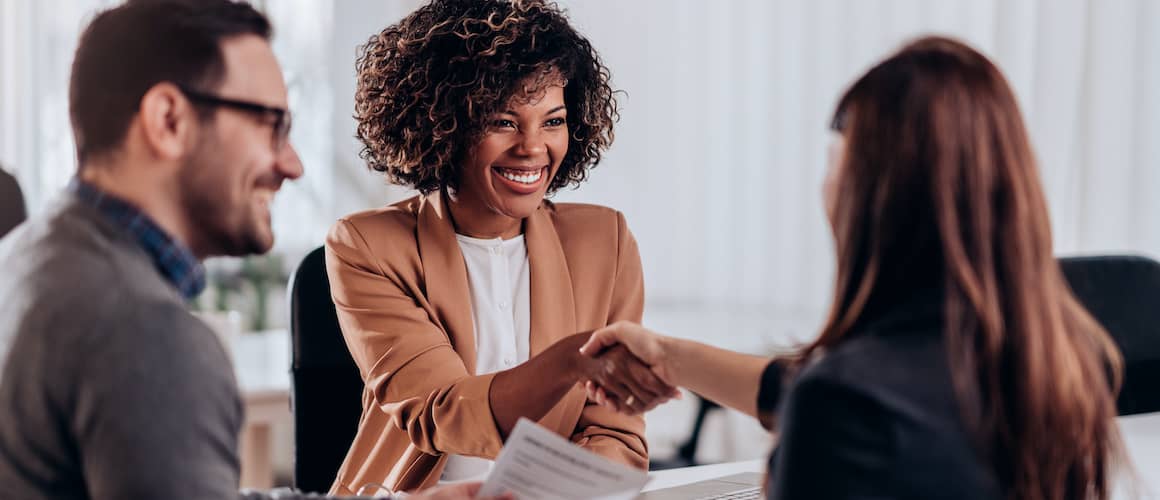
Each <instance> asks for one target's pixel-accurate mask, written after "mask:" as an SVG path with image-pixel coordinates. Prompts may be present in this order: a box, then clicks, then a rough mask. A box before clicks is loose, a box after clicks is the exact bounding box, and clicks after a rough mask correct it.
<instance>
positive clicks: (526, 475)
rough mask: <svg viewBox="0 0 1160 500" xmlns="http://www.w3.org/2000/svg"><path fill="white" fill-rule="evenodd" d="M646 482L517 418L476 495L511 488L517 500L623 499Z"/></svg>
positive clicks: (642, 475)
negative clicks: (513, 427)
mask: <svg viewBox="0 0 1160 500" xmlns="http://www.w3.org/2000/svg"><path fill="white" fill-rule="evenodd" d="M647 482H648V473H647V472H645V471H643V470H639V469H634V468H632V467H629V466H627V465H621V464H618V463H615V462H612V461H609V460H608V459H606V458H603V457H601V456H599V455H596V454H595V453H592V452H590V451H588V450H585V449H583V448H581V447H579V446H577V445H575V444H573V443H571V442H569V441H568V440H567V439H564V438H562V437H560V436H557V435H556V434H555V433H553V432H552V431H549V430H548V429H545V428H543V427H540V426H539V425H537V424H536V423H535V422H532V421H531V420H528V419H525V418H521V419H520V421H519V422H517V423H516V428H515V429H514V430H513V431H512V434H511V436H509V437H508V440H507V443H504V447H503V450H501V451H500V453H499V457H498V458H496V461H495V467H494V468H492V470H491V474H490V475H489V476H488V477H487V481H486V482H485V483H484V484H483V488H481V489H480V490H479V496H481V497H487V496H490V495H498V494H501V493H504V492H511V493H513V494H515V496H516V498H517V499H518V500H540V499H556V498H559V499H578V500H579V499H589V498H592V499H600V500H620V499H625V500H627V499H630V498H633V497H635V496H636V495H637V494H638V493H640V490H641V488H644V484H645V483H647Z"/></svg>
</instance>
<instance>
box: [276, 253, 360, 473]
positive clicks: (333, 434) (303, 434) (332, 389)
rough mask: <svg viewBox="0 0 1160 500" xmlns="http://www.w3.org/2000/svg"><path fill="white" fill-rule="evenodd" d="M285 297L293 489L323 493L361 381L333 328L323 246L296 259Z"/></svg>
mask: <svg viewBox="0 0 1160 500" xmlns="http://www.w3.org/2000/svg"><path fill="white" fill-rule="evenodd" d="M289 296H290V332H291V338H292V339H291V342H292V343H293V357H294V359H293V360H292V364H291V378H292V384H293V388H292V390H291V396H290V402H291V403H290V406H291V408H292V410H293V413H294V486H295V487H296V488H298V489H300V490H302V491H306V492H323V493H324V492H326V491H328V490H329V489H330V486H331V484H333V483H334V479H335V477H336V476H337V474H338V468H339V467H340V466H341V465H342V461H343V459H344V458H345V457H346V453H347V450H348V449H349V448H350V445H351V443H352V442H353V441H354V436H355V432H356V431H357V430H358V423H359V418H360V416H361V415H362V403H361V401H362V389H363V382H362V378H361V377H360V376H359V372H358V367H357V366H355V364H354V360H353V359H352V358H351V357H350V352H349V351H348V350H347V348H346V342H345V341H344V340H343V338H342V330H340V329H339V326H338V318H337V316H336V315H335V311H334V302H333V300H332V299H331V297H330V282H329V281H328V279H327V276H326V254H325V252H324V250H323V248H321V247H320V248H317V249H315V250H314V251H312V252H310V253H309V254H308V255H307V256H306V257H305V258H304V259H302V263H301V264H299V265H298V269H296V270H295V271H294V274H293V275H292V276H291V278H290V293H289Z"/></svg>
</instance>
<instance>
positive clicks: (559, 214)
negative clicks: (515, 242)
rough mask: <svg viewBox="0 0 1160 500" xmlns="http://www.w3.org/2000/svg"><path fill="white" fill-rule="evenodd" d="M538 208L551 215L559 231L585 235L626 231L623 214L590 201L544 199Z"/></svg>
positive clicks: (612, 233)
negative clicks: (554, 201) (565, 201)
mask: <svg viewBox="0 0 1160 500" xmlns="http://www.w3.org/2000/svg"><path fill="white" fill-rule="evenodd" d="M540 210H543V211H545V212H546V213H547V214H548V216H549V217H551V219H552V221H553V223H554V224H555V225H556V228H557V230H558V231H560V232H561V233H581V234H585V235H591V234H603V233H608V234H609V235H610V236H611V235H615V234H617V233H618V232H622V231H627V227H625V226H626V223H625V219H624V214H623V213H621V212H620V211H619V210H616V209H613V208H609V207H606V206H603V205H594V204H590V203H553V202H550V201H545V202H544V204H543V206H541V207H540Z"/></svg>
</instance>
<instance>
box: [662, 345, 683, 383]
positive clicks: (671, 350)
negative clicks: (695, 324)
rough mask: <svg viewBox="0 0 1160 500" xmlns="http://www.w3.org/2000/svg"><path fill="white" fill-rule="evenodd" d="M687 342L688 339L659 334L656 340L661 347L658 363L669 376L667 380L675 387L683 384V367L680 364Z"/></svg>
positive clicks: (681, 363)
mask: <svg viewBox="0 0 1160 500" xmlns="http://www.w3.org/2000/svg"><path fill="white" fill-rule="evenodd" d="M688 343H689V342H688V341H684V340H681V339H678V338H673V337H668V336H661V338H660V340H659V342H658V344H659V345H660V348H661V352H660V358H661V359H660V360H659V361H660V362H659V363H658V364H659V365H660V366H661V368H662V369H663V370H664V371H665V373H666V374H667V375H668V377H669V378H670V380H669V382H670V383H671V384H673V385H674V386H677V387H684V386H685V377H684V368H683V366H682V365H683V364H684V360H685V358H686V356H685V351H687V350H688Z"/></svg>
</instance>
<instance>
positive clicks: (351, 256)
mask: <svg viewBox="0 0 1160 500" xmlns="http://www.w3.org/2000/svg"><path fill="white" fill-rule="evenodd" d="M524 233H525V242H526V244H527V248H528V261H529V265H530V266H531V323H532V324H531V339H530V350H531V355H533V356H534V355H536V354H537V353H539V352H541V351H543V350H544V349H545V348H546V347H548V346H549V345H551V344H552V343H554V342H555V341H556V340H558V339H560V338H562V337H565V336H567V335H571V334H573V333H577V332H581V331H586V330H592V329H596V328H599V327H602V326H605V325H608V324H610V323H612V322H614V321H618V320H622V319H623V320H631V321H640V319H641V313H642V309H643V303H644V284H643V278H642V274H641V266H640V255H639V253H638V251H637V247H636V240H635V239H633V237H632V234H631V233H630V232H629V231H628V227H627V226H626V224H625V221H624V216H623V215H622V214H621V213H619V212H617V211H615V210H612V209H609V208H604V207H598V206H594V205H579V204H570V203H561V204H553V203H551V202H547V201H545V202H544V203H543V204H542V205H541V206H540V207H539V208H538V209H537V210H536V211H535V212H534V213H533V214H532V215H531V216H530V217H528V219H527V220H526V221H525V224H524ZM326 267H327V271H328V273H329V274H330V288H331V293H332V294H333V297H334V303H335V306H336V307H337V309H338V320H339V323H340V324H341V325H342V333H343V336H344V337H345V338H346V344H347V347H348V348H349V349H350V352H351V355H352V356H353V357H354V361H355V363H357V364H358V367H359V371H360V372H361V374H362V378H363V381H364V382H365V384H366V388H365V389H364V391H363V401H362V402H363V414H362V418H361V421H360V422H359V429H358V434H357V435H356V436H355V440H354V443H353V444H352V445H351V448H350V452H348V453H347V456H346V460H345V461H344V462H343V464H342V468H341V469H339V471H338V478H337V480H336V481H335V483H334V486H333V487H332V488H331V493H332V494H344V495H350V494H353V493H354V492H356V491H357V490H358V489H359V488H360V487H362V486H363V485H364V484H367V483H382V484H384V485H386V486H388V487H389V488H391V489H393V490H396V491H411V490H415V489H421V488H426V487H428V486H431V485H433V484H435V483H436V482H437V481H438V480H439V476H440V474H441V473H442V471H443V465H444V463H445V461H446V460H445V457H446V456H447V455H446V454H448V453H454V454H459V455H467V456H475V457H484V458H488V459H494V458H495V457H496V455H497V454H498V453H499V450H500V447H502V446H503V442H502V440H501V438H500V435H499V431H498V430H497V429H496V426H495V419H494V418H493V417H492V412H491V406H490V404H489V402H488V390H489V388H490V385H491V380H492V378H493V376H494V375H475V331H474V323H473V320H472V316H471V296H470V290H469V289H468V283H467V268H466V267H465V265H464V263H463V256H462V255H461V254H460V251H459V244H458V243H457V242H456V239H455V231H454V229H453V227H452V223H451V219H450V216H449V213H448V211H447V207H446V205H445V203H444V200H443V197H442V196H441V195H440V194H438V193H435V194H431V195H427V196H425V197H414V198H411V199H408V200H405V201H402V202H399V203H396V204H394V205H391V206H389V207H386V208H382V209H376V210H369V211H365V212H359V213H356V214H353V215H350V216H348V217H346V218H344V219H340V220H339V221H338V223H337V224H335V225H334V227H333V228H332V229H331V231H330V234H329V236H328V237H327V240H326ZM539 423H540V424H541V425H544V426H546V427H547V428H549V429H552V430H554V431H555V432H557V433H559V434H560V435H562V436H565V437H568V438H570V439H571V440H572V441H573V442H575V443H577V444H579V445H581V446H583V447H585V448H587V449H589V450H591V451H593V452H595V453H598V454H600V455H603V456H605V457H608V458H610V459H613V460H616V461H618V462H621V463H626V464H630V465H633V466H636V467H640V468H646V467H647V465H648V450H647V447H646V445H645V442H644V419H643V418H640V417H626V416H623V415H619V414H616V413H615V412H611V411H609V410H607V409H605V408H603V407H601V406H598V405H593V404H589V403H588V402H587V398H586V397H585V394H584V389H583V387H582V386H581V385H580V384H577V385H576V386H575V387H573V388H572V391H571V392H569V393H568V394H567V395H566V396H565V397H564V398H563V399H562V400H561V401H560V403H559V404H557V405H556V406H555V407H554V408H552V410H551V411H549V412H548V414H547V415H545V416H544V418H542V419H540V421H539Z"/></svg>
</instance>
